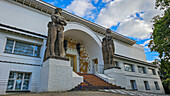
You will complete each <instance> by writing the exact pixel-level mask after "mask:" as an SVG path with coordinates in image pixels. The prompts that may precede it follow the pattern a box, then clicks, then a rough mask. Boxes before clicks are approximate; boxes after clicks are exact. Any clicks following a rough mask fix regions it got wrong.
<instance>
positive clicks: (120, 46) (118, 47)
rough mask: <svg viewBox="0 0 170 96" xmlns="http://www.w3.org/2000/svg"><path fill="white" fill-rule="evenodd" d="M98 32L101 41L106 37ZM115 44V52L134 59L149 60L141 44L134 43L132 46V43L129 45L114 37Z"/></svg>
mask: <svg viewBox="0 0 170 96" xmlns="http://www.w3.org/2000/svg"><path fill="white" fill-rule="evenodd" d="M96 34H97V36H98V37H99V38H100V40H101V41H102V39H103V38H104V37H105V36H104V35H102V34H99V33H96ZM114 45H115V54H118V55H122V56H126V57H130V58H134V59H137V60H141V61H147V60H146V56H145V52H144V47H143V46H141V45H138V44H134V45H132V46H131V45H128V44H126V43H123V42H121V41H118V40H115V39H114ZM139 54H140V55H139Z"/></svg>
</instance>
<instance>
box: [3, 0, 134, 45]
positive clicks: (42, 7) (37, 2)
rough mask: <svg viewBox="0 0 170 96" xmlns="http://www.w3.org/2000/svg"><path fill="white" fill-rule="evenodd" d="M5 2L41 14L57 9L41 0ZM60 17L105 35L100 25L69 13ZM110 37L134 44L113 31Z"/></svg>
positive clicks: (65, 12)
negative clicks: (31, 9) (17, 4)
mask: <svg viewBox="0 0 170 96" xmlns="http://www.w3.org/2000/svg"><path fill="white" fill-rule="evenodd" d="M6 1H9V2H12V1H15V2H18V3H20V4H23V5H26V6H28V7H31V8H34V9H36V10H39V11H41V12H44V13H46V14H53V13H54V10H55V8H57V7H55V6H53V5H51V4H49V3H46V2H44V1H41V0H6ZM62 15H63V16H64V17H65V18H66V20H67V21H72V22H78V23H82V24H84V25H85V26H87V27H89V28H91V29H92V30H93V31H94V32H97V33H100V34H103V35H105V33H106V29H107V28H105V27H103V26H101V25H98V24H95V23H93V22H91V21H88V20H86V19H83V18H81V17H79V16H77V15H74V14H72V13H70V12H67V11H65V10H63V12H62ZM112 35H113V36H114V39H116V40H119V41H121V42H124V43H127V44H129V45H133V44H135V43H136V41H134V40H132V39H130V38H127V37H125V36H123V35H121V34H119V33H116V32H114V31H112Z"/></svg>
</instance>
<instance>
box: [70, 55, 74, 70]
mask: <svg viewBox="0 0 170 96" xmlns="http://www.w3.org/2000/svg"><path fill="white" fill-rule="evenodd" d="M70 63H71V67H74V57H72V56H70Z"/></svg>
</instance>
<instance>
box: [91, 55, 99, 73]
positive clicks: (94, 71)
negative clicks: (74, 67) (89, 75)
mask: <svg viewBox="0 0 170 96" xmlns="http://www.w3.org/2000/svg"><path fill="white" fill-rule="evenodd" d="M92 63H93V73H97V72H98V60H97V58H95V59H93V60H92Z"/></svg>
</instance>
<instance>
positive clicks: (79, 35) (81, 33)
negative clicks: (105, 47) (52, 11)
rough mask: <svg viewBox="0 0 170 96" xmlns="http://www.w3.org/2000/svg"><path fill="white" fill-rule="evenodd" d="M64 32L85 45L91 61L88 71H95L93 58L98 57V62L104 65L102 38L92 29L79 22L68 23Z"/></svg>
mask: <svg viewBox="0 0 170 96" xmlns="http://www.w3.org/2000/svg"><path fill="white" fill-rule="evenodd" d="M64 34H65V37H69V38H72V39H73V40H76V41H78V42H81V43H82V44H83V45H84V47H85V49H86V50H87V54H88V56H89V61H90V69H91V70H89V71H88V72H89V73H93V72H94V65H93V63H92V60H93V59H96V58H97V60H98V64H100V65H103V55H102V44H101V40H100V39H99V38H98V36H97V35H96V34H95V33H94V32H93V31H92V30H90V29H89V28H88V27H86V26H84V25H82V24H79V23H68V25H67V26H66V27H65V31H64ZM98 67H99V66H98ZM98 69H99V68H98Z"/></svg>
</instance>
